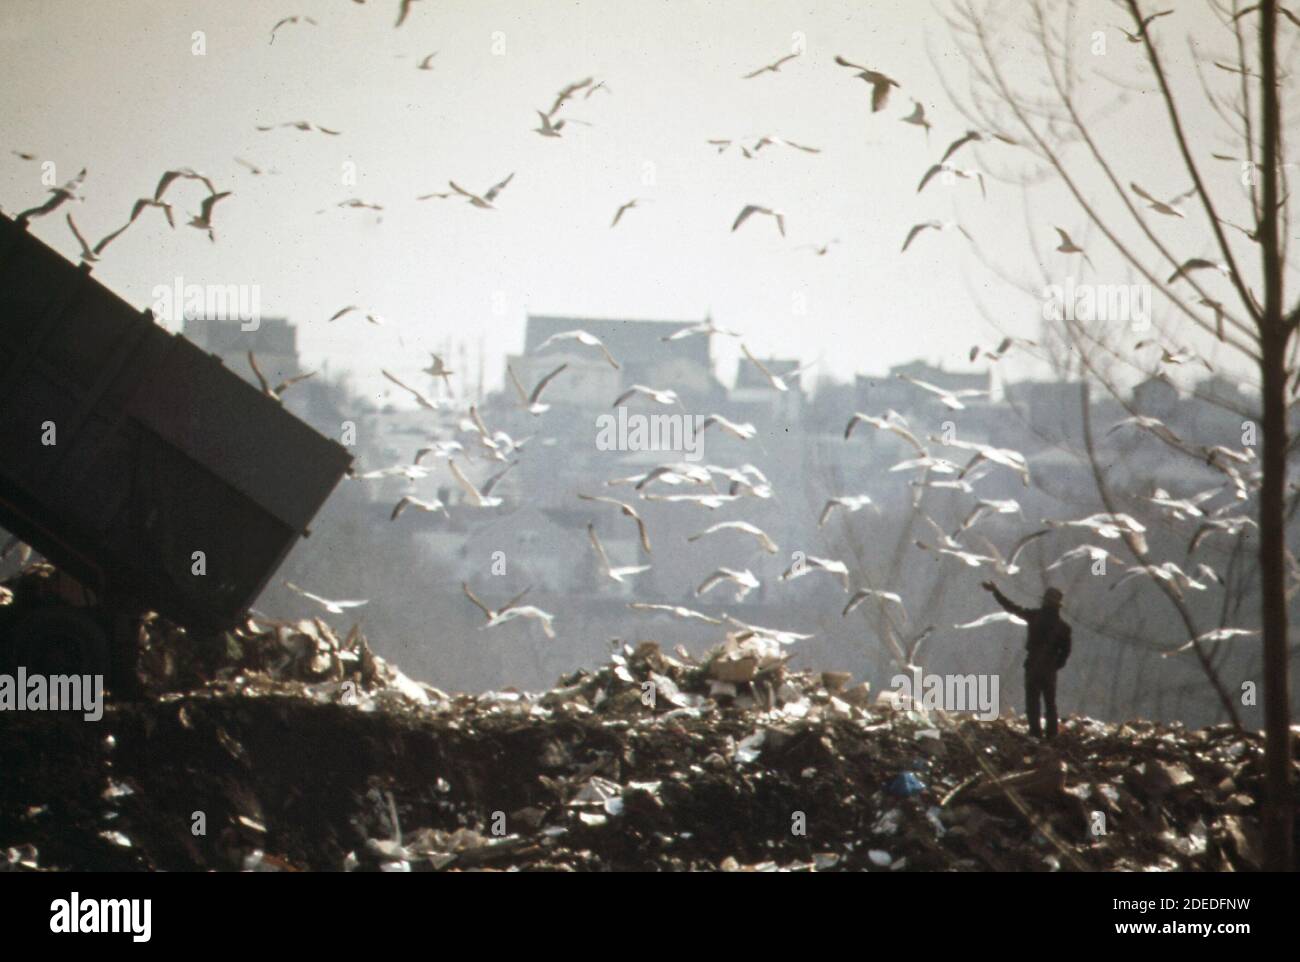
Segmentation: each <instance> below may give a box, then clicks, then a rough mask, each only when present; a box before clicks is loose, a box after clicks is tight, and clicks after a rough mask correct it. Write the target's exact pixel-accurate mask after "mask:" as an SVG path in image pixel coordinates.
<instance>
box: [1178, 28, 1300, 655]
mask: <svg viewBox="0 0 1300 962" xmlns="http://www.w3.org/2000/svg"><path fill="white" fill-rule="evenodd" d="M1297 26H1300V23H1298V24H1297ZM1257 634H1259V629H1258V628H1215V629H1213V630H1211V631H1207V632H1204V633H1203V634H1199V635H1197V636H1196V637H1195V638H1193V639H1192V640H1190V641H1187V642H1184V643H1183V644H1181V645H1179V646H1178V647H1177V648H1173V649H1171V650H1169V651H1162V652H1161V653H1160V657H1161V658H1168V657H1169V656H1170V655H1176V654H1178V653H1179V652H1180V651H1187V650H1188V649H1189V648H1194V647H1195V646H1196V644H1197V642H1204V643H1206V644H1215V643H1216V642H1220V641H1229V640H1231V639H1233V638H1244V637H1247V636H1249V635H1257Z"/></svg>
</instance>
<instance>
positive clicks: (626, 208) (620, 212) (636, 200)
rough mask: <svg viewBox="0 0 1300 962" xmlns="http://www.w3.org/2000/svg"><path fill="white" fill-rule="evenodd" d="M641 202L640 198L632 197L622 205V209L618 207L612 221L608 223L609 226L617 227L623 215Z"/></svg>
mask: <svg viewBox="0 0 1300 962" xmlns="http://www.w3.org/2000/svg"><path fill="white" fill-rule="evenodd" d="M641 202H642V201H641V198H640V197H633V198H632V199H631V200H629V201H628V202H627V203H626V204H624V205H623V206H622V207H620V208H619V209H618V210H616V211H615V212H614V219H613V220H612V221H610V224H609V226H610V227H617V226H618V222H619V221H620V220H622V219H623V215H624V214H626V213H627V212H628V211H630V210H631V209H632V208H633V207H636V206H637V205H638V204H640V203H641Z"/></svg>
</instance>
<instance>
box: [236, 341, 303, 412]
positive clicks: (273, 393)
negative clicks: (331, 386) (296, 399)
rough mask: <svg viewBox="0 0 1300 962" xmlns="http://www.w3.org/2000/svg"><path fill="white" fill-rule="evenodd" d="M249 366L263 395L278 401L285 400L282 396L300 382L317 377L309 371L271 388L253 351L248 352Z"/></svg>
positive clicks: (286, 379)
mask: <svg viewBox="0 0 1300 962" xmlns="http://www.w3.org/2000/svg"><path fill="white" fill-rule="evenodd" d="M248 366H249V367H251V368H252V369H253V374H254V375H255V376H256V377H257V383H258V384H259V385H261V387H262V393H263V394H265V395H266V396H267V397H269V398H274V399H275V400H277V401H283V400H284V398H283V397H282V395H283V394H284V392H285V391H286V390H287V389H288V388H291V387H293V386H294V385H295V384H297V383H298V382H299V381H305V380H307V379H308V378H311V377H315V376H316V372H315V371H308V372H307V373H306V374H295V375H294V376H293V377H288V378H285V379H284V380H283V381H281V382H280V383H279V384H277V385H276V386H275V387H271V383H270V382H269V381H267V379H266V377H265V376H264V375H263V374H262V369H261V368H259V367H258V366H257V356H256V355H255V354H254V353H253V352H252V351H249V352H248Z"/></svg>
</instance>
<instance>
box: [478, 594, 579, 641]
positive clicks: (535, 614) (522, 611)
mask: <svg viewBox="0 0 1300 962" xmlns="http://www.w3.org/2000/svg"><path fill="white" fill-rule="evenodd" d="M460 587H461V590H462V591H464V592H465V597H466V598H468V599H469V600H470V601H472V602H474V604H475V606H476V607H477V608H478V609H479V611H481V612H483V614H484V615H485V616H486V617H487V624H485V625H484V626H483V627H484V628H496V627H497V626H499V625H504V624H505V623H506V622H507V621H513V620H514V619H515V618H532V619H534V620H536V621H537V622H539V623H540V624H541V626H542V631H544V632H545V633H546V637H547V638H554V637H555V628H554V627H553V626H552V622H554V620H555V616H554V615H552V614H550V613H549V612H545V611H542V609H541V608H538V607H536V606H534V605H521V604H519V602H520V600H521V599H522V598H523V597H524V595H526V594H528V592H530V591H531V590H532V588H525V589H524V590H523V591H521V592H520V593H519V594H517V595H515V596H514V597H513V598H511V599H510V600H509V601H507V602H506V603H505V604H504V605H502V606H501V607H500V608H497V609H496V610H493V609H491V608H489V607H488V606H487V605H485V604H484V603H483V602H482V601H480V600H479V599H478V597H477V596H476V595H475V594H474V592H472V591H471V590H470V588H469V585H468V584H466V583H465V582H463V581H462V582H461V583H460Z"/></svg>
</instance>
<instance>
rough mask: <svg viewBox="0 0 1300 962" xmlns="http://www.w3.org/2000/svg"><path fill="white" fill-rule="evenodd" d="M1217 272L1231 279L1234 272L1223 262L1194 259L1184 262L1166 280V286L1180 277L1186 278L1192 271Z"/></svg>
mask: <svg viewBox="0 0 1300 962" xmlns="http://www.w3.org/2000/svg"><path fill="white" fill-rule="evenodd" d="M1203 270H1215V271H1218V272H1219V273H1220V274H1222V275H1223V276H1224V277H1231V276H1232V270H1231V269H1230V268H1229V267H1228V265H1227V264H1226V263H1224V262H1222V261H1218V262H1216V261H1207V260H1206V259H1205V258H1204V257H1192V258H1189V259H1188V260H1185V261H1183V263H1182V264H1180V265H1179V267H1178V269H1177V270H1176V271H1174V272H1173V273H1172V274H1170V275H1169V276H1168V277H1167V278H1165V283H1166V284H1172V283H1173V282H1174V281H1176V280H1178V278H1180V277H1186V276H1187V275H1188V274H1190V273H1191V272H1192V271H1203Z"/></svg>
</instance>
